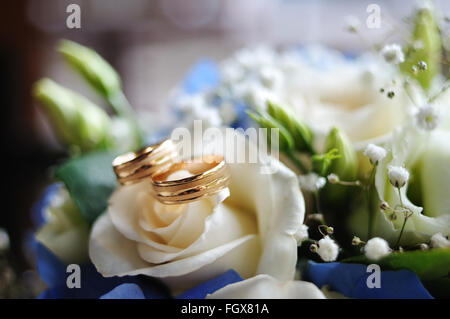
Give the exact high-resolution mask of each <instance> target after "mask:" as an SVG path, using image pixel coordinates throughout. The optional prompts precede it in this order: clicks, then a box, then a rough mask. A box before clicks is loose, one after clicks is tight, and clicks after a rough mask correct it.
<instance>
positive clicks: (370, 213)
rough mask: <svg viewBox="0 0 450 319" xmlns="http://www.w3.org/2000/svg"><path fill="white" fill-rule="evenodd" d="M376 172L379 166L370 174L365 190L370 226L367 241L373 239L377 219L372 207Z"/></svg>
mask: <svg viewBox="0 0 450 319" xmlns="http://www.w3.org/2000/svg"><path fill="white" fill-rule="evenodd" d="M376 170H377V165H375V166H374V167H373V168H372V171H371V172H370V176H369V180H368V183H367V185H366V189H365V194H366V202H367V208H368V212H369V225H368V230H367V239H370V238H372V233H373V222H374V219H375V211H374V209H373V205H372V200H371V196H370V195H371V194H370V189H371V187H372V182H373V180H374V178H375V173H376Z"/></svg>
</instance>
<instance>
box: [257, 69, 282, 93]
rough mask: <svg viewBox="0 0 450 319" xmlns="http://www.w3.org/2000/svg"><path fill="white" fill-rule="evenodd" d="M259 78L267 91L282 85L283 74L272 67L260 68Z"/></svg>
mask: <svg viewBox="0 0 450 319" xmlns="http://www.w3.org/2000/svg"><path fill="white" fill-rule="evenodd" d="M259 77H260V79H261V83H262V84H263V85H264V86H265V87H266V88H269V89H278V88H279V87H280V86H281V85H282V84H283V73H282V72H281V71H280V70H278V69H276V68H274V67H264V68H262V69H261V71H260V74H259Z"/></svg>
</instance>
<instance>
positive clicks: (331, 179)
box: [327, 173, 339, 184]
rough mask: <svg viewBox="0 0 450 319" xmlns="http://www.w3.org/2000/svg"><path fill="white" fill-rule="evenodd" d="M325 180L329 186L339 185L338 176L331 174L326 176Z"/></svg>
mask: <svg viewBox="0 0 450 319" xmlns="http://www.w3.org/2000/svg"><path fill="white" fill-rule="evenodd" d="M327 180H328V182H329V183H331V184H337V183H339V176H337V175H336V174H333V173H332V174H329V175H328V176H327Z"/></svg>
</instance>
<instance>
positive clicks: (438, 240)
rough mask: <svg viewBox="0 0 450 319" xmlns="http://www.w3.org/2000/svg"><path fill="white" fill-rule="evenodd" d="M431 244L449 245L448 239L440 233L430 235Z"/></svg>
mask: <svg viewBox="0 0 450 319" xmlns="http://www.w3.org/2000/svg"><path fill="white" fill-rule="evenodd" d="M430 241H431V246H432V247H434V248H442V247H450V240H448V239H447V238H446V237H444V235H442V234H441V233H437V234H434V235H433V236H431V240H430Z"/></svg>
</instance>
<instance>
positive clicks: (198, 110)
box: [177, 94, 222, 127]
mask: <svg viewBox="0 0 450 319" xmlns="http://www.w3.org/2000/svg"><path fill="white" fill-rule="evenodd" d="M177 105H178V110H179V111H180V112H181V114H182V117H183V122H184V123H187V125H188V126H189V125H192V123H193V121H194V120H201V121H202V124H203V126H204V127H220V126H221V125H222V118H221V116H220V114H219V111H218V110H217V109H216V108H212V107H209V106H208V103H207V99H206V96H205V95H203V94H197V95H192V96H191V95H185V96H182V97H180V98H179V99H178V103H177Z"/></svg>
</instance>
